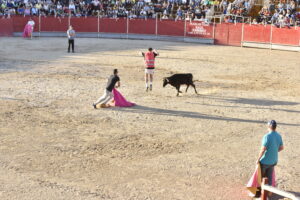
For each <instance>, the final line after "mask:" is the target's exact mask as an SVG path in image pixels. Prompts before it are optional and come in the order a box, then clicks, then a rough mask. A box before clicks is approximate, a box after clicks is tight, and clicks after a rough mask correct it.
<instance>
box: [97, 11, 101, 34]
mask: <svg viewBox="0 0 300 200" xmlns="http://www.w3.org/2000/svg"><path fill="white" fill-rule="evenodd" d="M97 31H98V38H99V37H100V14H99V11H98V20H97Z"/></svg>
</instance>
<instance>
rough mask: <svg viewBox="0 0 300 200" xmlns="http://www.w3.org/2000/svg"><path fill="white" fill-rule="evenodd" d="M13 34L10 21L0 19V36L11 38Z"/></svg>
mask: <svg viewBox="0 0 300 200" xmlns="http://www.w3.org/2000/svg"><path fill="white" fill-rule="evenodd" d="M13 32H14V30H13V21H12V19H0V36H12V34H13Z"/></svg>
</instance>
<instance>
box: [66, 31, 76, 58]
mask: <svg viewBox="0 0 300 200" xmlns="http://www.w3.org/2000/svg"><path fill="white" fill-rule="evenodd" d="M67 35H68V41H69V46H68V53H70V47H71V46H72V53H75V51H74V39H75V30H74V29H73V27H72V26H69V29H68V31H67Z"/></svg>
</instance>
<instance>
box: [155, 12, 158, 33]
mask: <svg viewBox="0 0 300 200" xmlns="http://www.w3.org/2000/svg"><path fill="white" fill-rule="evenodd" d="M157 23H158V13H156V18H155V36H156V38H157Z"/></svg>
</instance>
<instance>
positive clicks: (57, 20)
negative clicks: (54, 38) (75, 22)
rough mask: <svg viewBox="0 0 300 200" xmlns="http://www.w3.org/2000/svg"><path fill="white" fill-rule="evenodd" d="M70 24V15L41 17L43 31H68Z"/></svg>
mask: <svg viewBox="0 0 300 200" xmlns="http://www.w3.org/2000/svg"><path fill="white" fill-rule="evenodd" d="M68 25H69V19H68V17H64V18H62V17H41V31H49V32H52V31H55V32H66V31H67V30H68Z"/></svg>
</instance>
